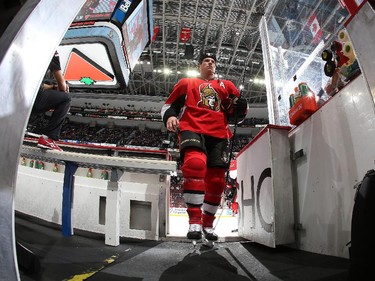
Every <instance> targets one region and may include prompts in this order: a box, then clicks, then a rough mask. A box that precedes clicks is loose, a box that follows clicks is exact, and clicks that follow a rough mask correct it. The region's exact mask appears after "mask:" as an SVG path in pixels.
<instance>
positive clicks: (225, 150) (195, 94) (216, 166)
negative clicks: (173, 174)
mask: <svg viewBox="0 0 375 281" xmlns="http://www.w3.org/2000/svg"><path fill="white" fill-rule="evenodd" d="M198 63H199V64H198V69H199V73H200V77H197V78H183V79H181V80H180V81H179V82H178V83H177V84H176V85H175V87H174V89H173V91H172V93H171V94H170V96H169V97H168V99H167V100H166V102H165V104H164V105H163V108H162V110H161V115H162V118H163V122H164V124H165V126H166V128H167V129H168V130H169V131H172V132H176V133H178V138H179V149H180V156H181V157H180V159H181V161H182V167H181V170H182V174H183V177H184V182H183V197H184V201H185V203H186V206H187V213H188V216H189V230H188V233H187V238H189V239H194V240H198V239H201V237H202V233H203V235H204V237H205V238H206V239H207V240H209V241H216V240H217V239H218V236H217V235H216V234H215V233H214V229H213V222H214V220H215V214H216V211H217V209H218V207H219V204H220V201H221V195H222V193H223V190H224V187H225V185H226V182H225V173H226V170H227V169H228V167H229V162H230V159H229V142H230V139H231V137H232V132H231V130H230V128H229V121H230V120H238V121H239V120H241V121H242V119H243V118H244V117H245V116H246V114H247V102H246V100H245V99H243V98H241V97H240V92H239V91H238V89H237V88H236V87H235V86H234V84H233V83H232V82H231V81H228V80H221V79H216V78H215V70H216V57H215V56H214V55H208V54H203V55H201V57H200V58H199V62H198Z"/></svg>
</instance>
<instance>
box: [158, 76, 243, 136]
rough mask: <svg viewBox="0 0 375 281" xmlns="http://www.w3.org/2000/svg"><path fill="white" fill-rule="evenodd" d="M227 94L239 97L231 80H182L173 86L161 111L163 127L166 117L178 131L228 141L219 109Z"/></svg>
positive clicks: (226, 130) (227, 134)
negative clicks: (177, 125)
mask: <svg viewBox="0 0 375 281" xmlns="http://www.w3.org/2000/svg"><path fill="white" fill-rule="evenodd" d="M230 94H231V95H234V96H236V97H239V96H240V92H239V91H238V89H237V88H236V86H234V84H233V83H232V82H231V81H228V80H219V79H215V80H204V79H202V78H183V79H181V80H180V81H179V82H178V83H177V84H176V85H175V87H174V89H173V91H172V93H171V95H170V96H169V97H168V99H167V100H166V102H165V104H164V106H163V108H162V111H161V115H162V118H163V121H164V124H165V123H166V121H167V119H168V118H169V117H171V116H176V117H177V118H178V119H179V122H180V131H192V132H196V133H199V134H204V135H209V136H212V137H216V138H231V137H232V132H231V131H230V129H229V125H228V121H227V116H226V113H225V112H224V111H223V109H222V102H223V101H224V102H225V101H227V100H228V99H229V98H230V97H229V95H230Z"/></svg>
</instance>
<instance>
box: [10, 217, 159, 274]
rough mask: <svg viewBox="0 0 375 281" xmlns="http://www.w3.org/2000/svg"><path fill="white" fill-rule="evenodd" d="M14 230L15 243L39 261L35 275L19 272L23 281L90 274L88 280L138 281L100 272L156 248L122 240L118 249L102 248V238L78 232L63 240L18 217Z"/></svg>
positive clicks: (149, 243) (51, 229) (152, 243)
mask: <svg viewBox="0 0 375 281" xmlns="http://www.w3.org/2000/svg"><path fill="white" fill-rule="evenodd" d="M21 217H22V216H21ZM15 226H16V238H17V241H19V242H21V243H22V245H24V246H25V247H27V249H29V250H30V251H32V252H33V254H34V255H35V258H37V259H38V260H39V261H40V270H39V272H31V271H30V270H25V269H24V268H22V267H20V268H19V269H20V276H21V280H23V281H24V280H26V281H28V280H38V281H44V280H67V279H70V278H72V277H73V276H76V275H80V276H87V277H88V275H89V274H90V273H93V274H92V275H91V276H90V277H89V280H108V281H111V280H113V281H115V280H126V281H128V280H134V281H136V280H141V279H139V278H131V277H124V276H116V275H111V274H110V273H108V272H102V271H103V270H105V269H108V268H109V267H111V266H114V265H116V264H119V263H121V262H123V261H124V260H126V259H131V258H132V257H134V256H137V255H139V254H141V253H143V252H144V251H146V250H149V249H150V248H152V247H155V246H157V245H158V244H159V242H157V241H143V240H142V241H141V240H134V241H132V240H127V241H124V239H122V241H121V245H119V246H117V247H111V246H106V245H105V244H104V241H103V240H104V239H103V235H99V234H92V233H83V232H80V235H73V236H71V237H64V236H63V235H62V233H61V231H60V230H58V229H57V228H56V227H49V226H47V225H43V224H38V223H36V222H35V221H27V220H25V219H24V218H20V217H16V224H15ZM130 248H131V251H129V249H130ZM73 280H75V279H73ZM77 280H78V279H77ZM79 280H85V279H79Z"/></svg>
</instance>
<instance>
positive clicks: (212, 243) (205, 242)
mask: <svg viewBox="0 0 375 281" xmlns="http://www.w3.org/2000/svg"><path fill="white" fill-rule="evenodd" d="M202 245H203V246H206V247H208V248H211V249H212V248H213V247H215V241H211V240H208V239H206V238H202Z"/></svg>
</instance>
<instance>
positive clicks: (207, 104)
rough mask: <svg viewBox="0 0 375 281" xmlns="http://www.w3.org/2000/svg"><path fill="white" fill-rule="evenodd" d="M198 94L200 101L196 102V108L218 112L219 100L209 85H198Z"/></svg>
mask: <svg viewBox="0 0 375 281" xmlns="http://www.w3.org/2000/svg"><path fill="white" fill-rule="evenodd" d="M199 92H200V94H201V100H200V101H199V102H198V107H203V108H209V109H211V110H214V111H220V103H221V100H220V98H219V95H218V93H217V92H216V91H215V90H214V89H213V88H212V87H211V85H210V84H202V85H200V86H199Z"/></svg>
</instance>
